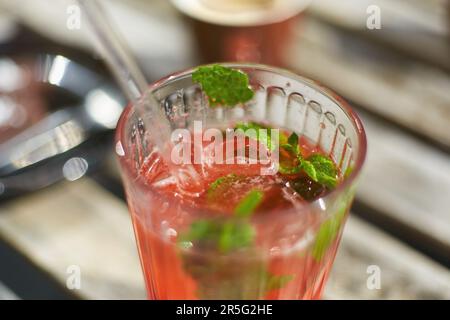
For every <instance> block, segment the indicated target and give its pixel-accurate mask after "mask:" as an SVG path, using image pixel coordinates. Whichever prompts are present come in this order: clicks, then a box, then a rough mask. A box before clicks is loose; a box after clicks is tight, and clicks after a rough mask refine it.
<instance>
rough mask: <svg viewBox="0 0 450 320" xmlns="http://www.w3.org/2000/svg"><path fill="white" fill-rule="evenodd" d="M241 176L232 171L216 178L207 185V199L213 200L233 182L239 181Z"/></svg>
mask: <svg viewBox="0 0 450 320" xmlns="http://www.w3.org/2000/svg"><path fill="white" fill-rule="evenodd" d="M241 178H242V177H241V176H238V175H237V174H234V173H231V174H228V175H226V176H223V177H220V178H218V179H217V180H215V181H214V182H213V183H211V184H210V185H209V187H208V191H207V195H208V199H209V200H210V201H213V200H214V199H216V197H217V196H220V195H221V194H222V193H223V192H225V191H226V190H227V189H228V188H230V187H231V185H232V184H233V183H235V182H237V181H239V180H240V179H241Z"/></svg>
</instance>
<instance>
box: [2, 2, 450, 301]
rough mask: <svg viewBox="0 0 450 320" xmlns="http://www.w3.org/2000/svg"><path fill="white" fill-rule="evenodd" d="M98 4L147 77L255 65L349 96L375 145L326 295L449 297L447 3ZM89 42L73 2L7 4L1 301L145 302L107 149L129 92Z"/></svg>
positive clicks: (449, 21)
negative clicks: (371, 281) (76, 281)
mask: <svg viewBox="0 0 450 320" xmlns="http://www.w3.org/2000/svg"><path fill="white" fill-rule="evenodd" d="M103 3H104V7H105V10H106V11H107V13H108V15H109V16H110V17H111V19H112V21H114V25H115V27H116V28H117V29H118V30H119V31H120V33H121V34H122V35H123V37H124V38H125V39H126V41H127V43H128V44H129V46H130V48H131V51H132V53H133V54H134V55H135V56H136V57H137V59H138V61H139V64H140V66H141V67H142V68H143V69H144V70H145V73H146V76H147V79H148V80H149V81H154V80H157V79H159V78H161V77H163V76H165V75H167V74H169V73H172V72H174V71H178V70H181V69H186V68H189V67H192V66H195V65H198V64H200V63H207V62H220V61H251V62H260V63H265V64H271V65H277V66H281V67H284V68H287V69H290V70H292V71H294V72H296V73H299V74H301V75H303V76H306V77H309V78H312V79H314V80H317V81H319V82H321V83H322V84H324V85H325V86H327V87H329V88H331V89H333V90H334V91H336V92H337V93H338V94H339V95H341V96H342V97H344V98H345V99H347V100H348V101H349V102H350V103H351V104H352V105H353V106H354V107H355V109H356V110H357V111H358V114H360V115H361V117H362V119H363V122H364V124H365V126H366V129H367V134H368V139H369V154H368V159H367V163H366V168H365V171H364V174H363V177H362V179H361V183H360V187H359V190H358V193H357V198H356V201H355V204H354V206H353V209H352V217H351V218H350V220H349V222H348V224H347V226H346V229H345V234H344V238H343V242H342V245H341V249H340V251H339V254H338V257H337V261H336V263H335V267H334V270H333V274H332V276H331V279H330V281H329V283H328V285H327V289H326V294H325V298H326V299H449V298H450V197H449V195H450V1H447V0H409V1H402V0H341V1H338V2H337V1H333V0H309V1H308V0H287V1H286V0H172V1H167V0H148V1H146V0H129V1H120V0H105V1H103ZM93 43H94V41H93V39H92V35H91V34H90V32H89V27H88V25H87V23H86V22H85V21H84V20H83V17H82V14H81V13H80V11H79V8H78V7H77V6H76V4H75V3H74V2H73V1H66V0H58V1H54V0H53V1H52V0H0V299H52V298H53V299H105V298H106V299H129V298H136V299H141V298H145V293H144V288H143V280H142V276H141V272H140V267H139V262H138V259H137V255H136V249H135V244H134V239H133V234H132V229H131V224H130V220H129V217H128V212H127V208H126V204H125V202H124V195H123V190H122V186H121V182H120V175H119V173H118V170H117V166H116V163H115V158H114V144H113V132H114V128H115V125H116V122H117V119H118V117H119V116H120V113H121V112H122V110H123V108H124V106H125V105H126V104H127V101H126V99H125V98H124V96H123V94H122V93H121V91H120V89H119V88H118V86H117V84H116V82H115V81H114V79H113V77H112V76H111V75H110V73H109V72H108V70H107V68H106V67H105V65H104V63H103V62H102V59H101V58H100V57H99V55H98V54H97V53H96V52H97V51H96V49H95V46H94V45H93ZM371 266H375V267H377V268H379V270H380V272H381V273H380V274H381V286H380V287H379V288H373V286H370V285H368V282H367V281H368V277H369V276H370V275H371V271H370V270H374V269H373V267H372V268H371ZM74 270H75V271H77V270H79V271H80V272H81V279H82V282H81V285H80V287H73V286H72V285H71V282H70V277H71V276H72V275H73V274H74Z"/></svg>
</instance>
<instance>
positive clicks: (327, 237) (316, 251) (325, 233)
mask: <svg viewBox="0 0 450 320" xmlns="http://www.w3.org/2000/svg"><path fill="white" fill-rule="evenodd" d="M339 227H340V223H338V221H337V220H336V219H329V220H327V221H325V222H324V223H322V225H321V226H320V228H319V231H318V232H317V235H316V241H315V242H314V247H313V249H312V256H313V257H314V259H316V261H320V260H322V258H323V257H324V256H325V253H326V252H327V250H328V247H329V246H330V245H331V243H332V242H333V240H334V239H335V238H336V235H337V233H338V231H339Z"/></svg>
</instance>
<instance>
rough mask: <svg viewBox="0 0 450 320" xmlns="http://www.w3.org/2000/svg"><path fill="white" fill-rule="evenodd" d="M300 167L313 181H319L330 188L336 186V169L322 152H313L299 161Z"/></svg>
mask: <svg viewBox="0 0 450 320" xmlns="http://www.w3.org/2000/svg"><path fill="white" fill-rule="evenodd" d="M301 168H302V169H303V170H304V171H305V173H306V174H307V175H308V176H309V177H310V178H311V179H312V180H314V181H315V182H319V183H321V184H323V185H325V186H327V187H328V188H330V189H333V188H334V187H336V184H337V169H336V166H335V165H334V162H333V160H331V159H330V158H329V157H327V156H324V155H322V154H313V155H312V156H310V157H308V158H307V159H306V160H302V161H301Z"/></svg>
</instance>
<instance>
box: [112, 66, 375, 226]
mask: <svg viewBox="0 0 450 320" xmlns="http://www.w3.org/2000/svg"><path fill="white" fill-rule="evenodd" d="M214 64H220V65H222V66H226V67H230V68H235V69H252V70H255V71H258V70H260V71H267V72H272V73H276V74H278V75H281V76H285V77H287V78H290V79H292V80H296V81H299V82H301V83H303V84H305V85H307V86H309V87H310V88H312V89H314V90H316V91H318V92H319V93H320V94H323V95H325V96H326V97H328V98H329V99H330V100H331V101H332V102H334V103H336V104H337V105H338V106H339V107H340V108H341V109H342V110H343V111H344V112H345V114H346V115H347V116H348V118H349V119H350V120H351V122H352V124H353V126H354V128H355V129H356V132H357V139H358V152H357V157H356V159H355V165H354V167H353V169H352V172H351V173H350V175H349V176H347V177H346V178H344V180H343V181H342V182H341V183H339V184H338V185H337V186H336V188H334V189H333V190H331V191H329V192H327V193H326V194H324V195H323V196H321V197H319V198H317V199H315V200H314V201H312V202H308V203H307V204H305V205H304V206H303V207H302V209H301V210H299V209H298V208H296V209H292V208H290V209H281V210H280V211H281V212H286V213H288V212H291V211H293V210H294V211H295V212H299V211H303V208H310V207H312V206H315V205H317V204H319V205H320V202H321V201H323V200H324V199H327V198H332V197H337V196H338V195H339V194H342V193H343V192H344V191H345V190H346V189H347V188H349V187H350V186H352V185H353V184H354V183H356V181H357V178H358V177H359V175H360V173H361V170H362V167H363V165H364V162H365V159H366V154H367V137H366V132H365V129H364V126H363V123H362V121H361V119H360V118H359V116H358V115H357V114H356V112H355V111H354V110H353V109H352V108H351V107H350V104H349V103H348V102H346V101H345V100H344V99H343V98H342V97H340V96H339V95H338V94H336V93H335V92H333V91H332V90H330V89H328V88H326V87H324V86H323V85H321V84H320V83H319V82H318V81H315V80H311V79H309V78H306V77H303V76H300V75H298V74H296V73H294V72H292V71H289V70H286V69H282V68H278V67H273V66H268V65H263V64H258V63H236V62H220V63H210V64H205V65H199V66H196V67H191V68H188V69H185V70H182V71H178V72H174V73H172V74H170V75H167V76H165V77H163V78H161V79H159V80H156V81H154V82H152V83H151V84H150V85H149V89H148V90H149V91H153V90H155V89H157V88H159V87H162V86H164V85H168V84H170V82H172V81H176V80H177V79H180V78H182V77H185V76H187V75H189V74H192V73H193V72H194V71H195V70H196V69H197V68H199V67H202V66H210V65H214ZM134 111H135V108H134V106H133V105H132V104H131V103H130V104H128V106H127V107H126V108H125V109H124V110H123V112H122V114H121V116H120V118H119V121H118V123H117V127H116V133H115V145H117V144H118V143H119V142H120V143H122V142H121V141H122V140H124V141H126V137H125V136H124V133H125V132H124V128H125V125H126V123H127V120H128V119H129V117H130V115H131V114H132V113H133V112H134ZM122 148H123V146H122ZM116 155H117V153H116ZM117 156H118V155H117ZM118 158H119V162H120V163H121V164H122V165H121V171H122V174H124V172H123V171H124V170H126V171H127V172H126V174H127V175H129V176H131V177H133V175H132V170H130V169H131V168H130V167H129V166H128V164H127V163H124V160H125V159H126V155H124V156H118ZM132 183H134V184H136V183H137V184H140V185H142V187H143V188H146V189H148V190H149V191H150V192H153V193H156V194H158V196H160V197H162V198H165V197H166V196H165V195H163V194H161V193H160V192H158V191H156V190H154V188H152V186H151V185H149V184H147V183H145V181H144V180H143V179H142V177H141V176H138V177H134V179H133V182H132ZM166 199H167V198H166ZM172 200H173V199H172ZM172 200H170V199H167V201H172ZM180 206H181V207H183V208H188V209H192V208H193V207H192V206H190V205H186V204H180ZM188 211H190V210H188ZM195 211H200V210H199V209H197V210H195ZM263 213H264V212H263ZM278 214H280V213H278ZM264 216H265V215H264V214H262V215H261V217H264ZM252 219H258V218H257V217H256V218H255V217H254V218H252Z"/></svg>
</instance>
